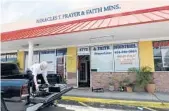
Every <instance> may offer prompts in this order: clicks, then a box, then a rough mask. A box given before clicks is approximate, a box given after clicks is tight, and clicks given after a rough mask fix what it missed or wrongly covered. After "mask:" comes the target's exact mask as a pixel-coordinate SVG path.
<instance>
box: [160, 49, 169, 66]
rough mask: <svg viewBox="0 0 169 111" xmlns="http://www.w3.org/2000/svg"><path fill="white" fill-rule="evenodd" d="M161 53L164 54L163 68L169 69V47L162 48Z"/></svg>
mask: <svg viewBox="0 0 169 111" xmlns="http://www.w3.org/2000/svg"><path fill="white" fill-rule="evenodd" d="M161 53H162V63H163V67H169V47H167V48H162V49H161Z"/></svg>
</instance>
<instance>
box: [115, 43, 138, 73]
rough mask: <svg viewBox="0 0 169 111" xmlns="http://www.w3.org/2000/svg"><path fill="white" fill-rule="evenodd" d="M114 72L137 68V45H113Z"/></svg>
mask: <svg viewBox="0 0 169 111" xmlns="http://www.w3.org/2000/svg"><path fill="white" fill-rule="evenodd" d="M114 61H115V71H116V72H123V71H128V69H129V68H133V67H135V68H138V67H139V57H138V44H137V43H127V44H116V45H114Z"/></svg>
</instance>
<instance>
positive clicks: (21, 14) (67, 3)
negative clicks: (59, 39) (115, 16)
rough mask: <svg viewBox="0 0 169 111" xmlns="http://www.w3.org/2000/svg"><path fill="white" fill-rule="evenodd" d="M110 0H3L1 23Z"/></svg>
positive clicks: (34, 17) (49, 14)
mask: <svg viewBox="0 0 169 111" xmlns="http://www.w3.org/2000/svg"><path fill="white" fill-rule="evenodd" d="M113 1H118V0H113ZM110 2H112V0H1V12H2V13H1V24H4V23H12V22H16V21H19V20H21V19H22V20H24V19H37V18H41V17H46V16H51V15H56V14H57V13H62V12H68V11H73V10H77V9H81V8H85V7H93V6H100V5H102V4H107V3H110Z"/></svg>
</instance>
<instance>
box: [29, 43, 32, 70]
mask: <svg viewBox="0 0 169 111" xmlns="http://www.w3.org/2000/svg"><path fill="white" fill-rule="evenodd" d="M28 50H29V51H28V67H30V66H31V65H32V62H33V43H32V42H31V41H29V49H28Z"/></svg>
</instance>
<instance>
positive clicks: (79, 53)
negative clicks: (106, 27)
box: [77, 47, 90, 55]
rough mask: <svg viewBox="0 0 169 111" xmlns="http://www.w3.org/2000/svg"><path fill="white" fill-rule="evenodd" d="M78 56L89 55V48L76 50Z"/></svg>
mask: <svg viewBox="0 0 169 111" xmlns="http://www.w3.org/2000/svg"><path fill="white" fill-rule="evenodd" d="M77 54H78V55H90V48H89V47H79V48H78V50H77Z"/></svg>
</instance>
